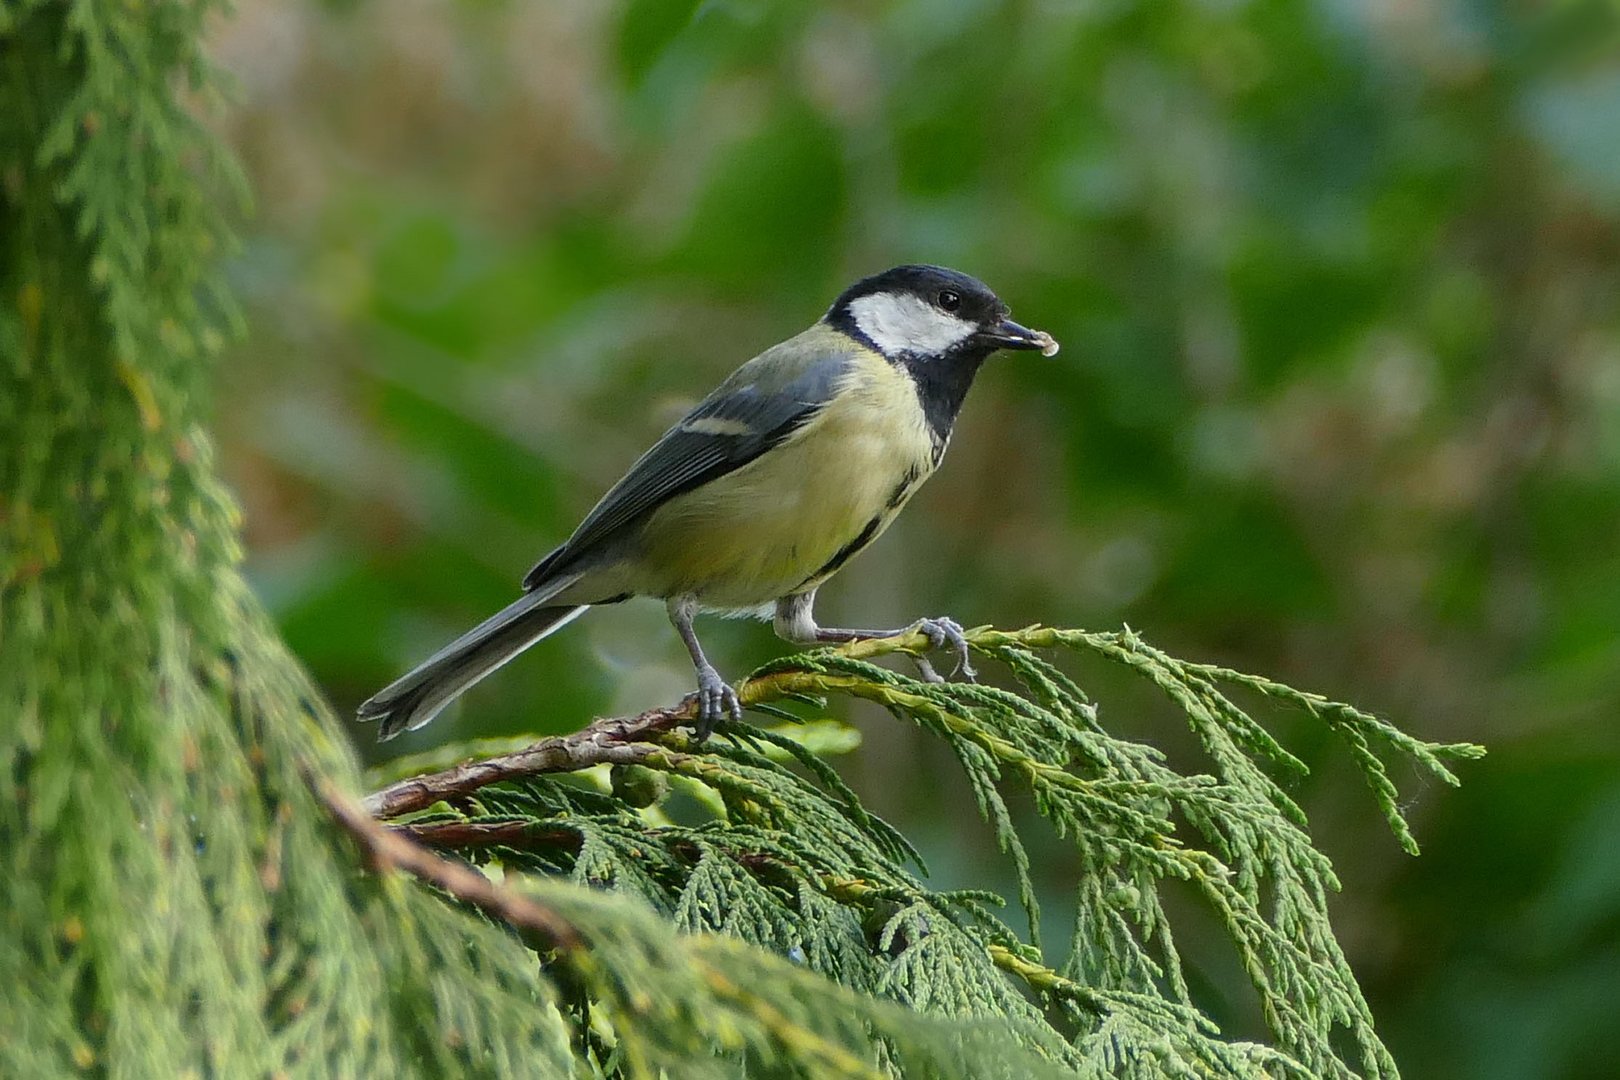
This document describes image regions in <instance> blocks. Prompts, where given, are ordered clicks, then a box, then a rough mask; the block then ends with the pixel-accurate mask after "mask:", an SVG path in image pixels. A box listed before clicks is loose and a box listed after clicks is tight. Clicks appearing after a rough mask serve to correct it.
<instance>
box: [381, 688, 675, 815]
mask: <svg viewBox="0 0 1620 1080" xmlns="http://www.w3.org/2000/svg"><path fill="white" fill-rule="evenodd" d="M691 716H692V703H691V701H690V699H688V700H686V701H682V702H681V703H680V704H678V705H670V706H665V707H664V708H661V709H649V710H648V711H647V712H644V713H641V714H640V715H638V716H610V717H607V718H605V719H602V720H597V721H595V722H594V723H592V724H590V725H589V726H587V727H584V728H581V729H580V730H579V731H575V732H573V733H571V734H568V735H556V736H553V737H551V738H549V739H541V740H540V741H539V742H537V743H535V744H533V745H532V746H526V747H524V748H523V749H522V750H517V751H514V752H512V753H510V754H500V755H497V756H496V757H492V758H484V759H483V760H481V761H467V762H463V763H462V764H460V765H457V766H455V767H454V768H450V769H445V770H444V771H443V772H436V773H427V774H426V775H423V776H413V777H410V778H409V779H405V780H401V781H399V782H398V783H395V784H390V785H388V786H387V787H385V788H383V789H381V790H380V791H375V792H372V793H371V794H370V795H368V796H366V799H365V804H364V805H365V808H366V812H367V813H369V814H371V816H373V817H377V818H395V817H399V816H400V815H401V814H409V813H411V812H413V811H416V810H421V809H423V808H425V807H428V806H432V805H433V804H434V803H436V802H439V801H440V800H448V799H454V798H459V797H463V796H466V795H470V794H472V793H473V792H474V791H477V790H478V789H479V788H481V787H485V786H487V785H489V784H495V783H499V782H500V781H502V780H516V779H519V778H521V777H525V776H539V775H541V774H542V773H553V772H574V771H576V770H578V769H588V768H590V767H591V766H592V765H604V764H606V765H639V764H641V763H642V762H644V761H646V760H647V759H648V758H649V757H651V756H652V755H654V754H656V753H659V752H661V749H660V748H659V747H657V746H653V745H651V744H649V743H647V742H645V741H643V740H645V739H646V738H647V737H649V736H652V735H656V734H658V733H659V732H664V731H669V730H670V729H672V728H674V727H675V726H676V725H677V724H680V723H682V722H685V721H687V720H690V719H691Z"/></svg>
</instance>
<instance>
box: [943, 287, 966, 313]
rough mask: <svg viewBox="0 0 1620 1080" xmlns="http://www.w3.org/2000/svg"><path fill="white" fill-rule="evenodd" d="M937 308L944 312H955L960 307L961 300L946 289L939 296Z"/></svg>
mask: <svg viewBox="0 0 1620 1080" xmlns="http://www.w3.org/2000/svg"><path fill="white" fill-rule="evenodd" d="M939 306H940V307H941V308H943V309H944V310H946V311H955V310H956V309H957V308H959V307H961V306H962V298H961V297H960V296H958V295H956V294H955V293H953V292H951V290H949V289H946V290H945V291H944V292H942V293H940V294H939Z"/></svg>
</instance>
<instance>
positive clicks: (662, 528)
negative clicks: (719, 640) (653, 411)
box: [637, 353, 935, 610]
mask: <svg viewBox="0 0 1620 1080" xmlns="http://www.w3.org/2000/svg"><path fill="white" fill-rule="evenodd" d="M934 463H935V455H934V444H933V439H932V437H931V435H930V433H929V430H928V424H927V421H926V419H925V418H924V416H923V412H922V407H921V405H920V404H919V402H918V400H917V394H916V390H915V389H914V387H913V384H912V381H911V379H910V378H909V377H908V376H907V375H906V373H905V372H904V371H902V370H900V369H899V368H897V367H895V366H894V365H892V364H890V363H888V362H887V361H885V360H884V359H883V358H882V357H880V356H878V355H877V354H875V353H872V354H863V355H861V356H860V357H859V358H858V359H857V360H856V361H855V362H854V363H852V364H851V367H850V370H849V372H848V373H847V374H846V375H845V376H844V383H843V385H842V386H840V388H839V391H838V392H837V393H836V394H835V395H834V396H833V399H832V400H831V401H830V402H829V403H828V405H827V406H826V407H825V408H824V409H823V410H822V411H821V412H820V413H819V414H817V416H816V417H815V418H814V419H812V420H811V421H810V422H809V423H808V424H806V425H805V426H804V427H803V428H802V429H800V430H799V431H797V432H795V433H794V434H793V435H791V436H790V437H789V438H788V439H787V440H786V441H785V442H783V443H782V444H781V445H780V446H777V447H776V448H775V449H773V450H771V451H769V452H767V453H766V454H764V455H762V456H761V457H759V458H757V459H755V460H754V461H751V462H749V463H748V464H747V465H745V466H743V467H742V468H740V469H738V470H736V471H735V472H732V473H728V474H727V475H725V476H723V477H721V478H719V479H718V480H715V481H713V482H712V483H709V484H706V485H704V486H703V487H701V488H699V489H697V490H696V491H692V492H689V493H687V494H685V495H682V496H679V497H677V498H675V499H672V500H671V501H670V502H669V503H668V504H666V505H665V506H663V507H661V508H660V509H659V510H658V511H657V512H656V513H655V514H653V516H652V518H651V520H650V521H649V522H648V525H647V529H646V531H645V533H644V534H643V536H644V545H645V546H644V548H643V560H644V561H643V562H642V566H641V568H640V569H641V571H642V573H644V574H645V575H646V579H647V580H645V581H644V582H640V583H638V584H640V585H641V586H642V588H640V589H638V590H637V591H642V592H646V593H651V594H652V595H662V596H676V595H691V596H695V597H697V599H698V600H699V602H700V603H702V604H703V605H704V606H705V607H709V608H714V609H719V610H743V609H752V608H756V607H759V606H760V605H763V604H768V603H770V602H771V601H774V600H776V599H777V598H779V597H782V596H788V595H792V594H793V593H797V592H803V591H806V590H808V589H811V588H814V587H815V586H816V585H817V584H819V583H820V582H821V581H822V580H825V579H826V578H827V577H829V576H831V575H832V573H834V572H835V571H836V570H837V569H838V567H839V566H841V565H842V563H843V561H844V560H845V559H847V558H848V557H849V556H851V555H853V554H854V553H855V551H857V550H859V548H861V547H863V546H865V544H867V543H870V542H871V541H872V540H873V539H875V538H876V537H877V536H878V535H879V534H881V533H882V532H883V530H884V529H886V528H887V527H888V525H889V523H890V522H891V521H892V520H893V519H894V516H895V514H896V513H898V512H899V510H900V508H901V506H903V505H904V504H905V502H906V500H907V499H908V498H910V496H911V494H912V492H913V491H915V490H916V488H917V486H918V485H920V484H921V483H922V481H923V480H924V479H926V478H927V477H928V475H929V473H931V472H932V471H933V469H934ZM638 576H640V575H638Z"/></svg>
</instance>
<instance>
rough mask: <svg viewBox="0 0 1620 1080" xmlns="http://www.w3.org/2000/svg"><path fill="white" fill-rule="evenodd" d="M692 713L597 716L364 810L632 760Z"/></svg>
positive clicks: (789, 685) (758, 692)
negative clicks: (570, 730) (576, 727)
mask: <svg viewBox="0 0 1620 1080" xmlns="http://www.w3.org/2000/svg"><path fill="white" fill-rule="evenodd" d="M928 648H929V642H928V639H927V638H926V637H924V636H923V635H922V634H913V633H907V634H900V635H897V636H895V637H890V638H868V639H863V640H861V641H853V642H850V643H848V644H846V645H842V646H839V647H838V649H837V650H836V651H838V652H840V653H842V654H843V655H845V656H849V657H853V658H855V659H860V660H870V659H874V658H876V657H879V656H885V655H887V654H889V653H895V652H909V653H913V654H920V653H922V652H925V651H926V650H927V649H928ZM803 678H804V673H801V672H795V671H792V670H779V671H777V672H775V673H773V674H770V675H765V676H762V677H760V678H757V679H745V680H744V681H743V682H742V683H741V684H740V685H739V686H738V687H737V696H738V697H739V698H741V699H742V703H743V704H744V705H752V704H755V703H757V702H762V701H776V700H779V699H780V698H782V697H783V696H784V695H786V694H789V693H793V692H795V691H798V690H801V689H802V687H801V686H800V685H799V683H800V682H802V681H803ZM695 713H696V702H695V695H693V696H691V697H687V698H685V699H683V700H682V701H680V702H679V703H678V704H675V705H666V706H664V707H662V708H658V709H649V710H647V711H646V712H644V713H640V714H638V715H636V716H610V717H606V718H604V719H601V720H597V721H595V722H593V723H591V724H589V725H588V726H586V727H584V728H581V729H580V730H579V731H576V732H573V733H572V734H569V735H556V736H552V737H551V738H547V739H541V740H540V741H539V742H537V743H534V744H533V745H531V746H526V747H524V748H523V749H522V750H517V751H514V752H512V753H510V754H499V755H497V756H495V757H491V758H485V759H483V760H481V761H468V762H463V763H462V764H460V765H457V766H455V767H453V768H449V769H445V770H444V771H442V772H436V773H427V774H426V775H423V776H413V777H410V778H408V779H405V780H400V781H398V782H397V783H393V784H390V785H388V786H387V787H385V788H382V789H381V790H379V791H374V792H372V793H371V794H370V795H368V796H366V799H365V808H366V810H367V812H368V813H370V814H371V815H372V816H373V817H376V818H382V819H388V818H396V817H399V816H400V815H401V814H409V813H412V812H414V811H417V810H421V809H424V808H426V807H429V806H432V805H433V804H434V803H436V802H439V801H440V800H452V799H456V798H460V797H464V796H467V795H470V794H472V793H473V792H474V791H477V790H478V789H479V788H481V787H485V786H486V785H489V784H494V783H499V782H500V781H502V780H516V779H519V778H521V777H525V776H539V775H541V774H543V773H554V772H574V771H576V770H578V769H588V768H590V767H591V766H592V765H604V764H605V765H636V764H641V763H643V762H645V761H646V760H647V759H648V758H649V757H650V756H651V755H653V754H656V753H660V752H663V751H662V748H660V747H657V746H654V745H651V744H649V743H648V742H647V740H648V739H649V737H651V736H654V735H657V734H659V733H661V732H666V731H669V730H671V729H673V728H675V727H676V726H678V725H680V724H683V723H688V722H690V721H691V720H692V718H693V716H694V715H695Z"/></svg>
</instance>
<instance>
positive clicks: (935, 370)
mask: <svg viewBox="0 0 1620 1080" xmlns="http://www.w3.org/2000/svg"><path fill="white" fill-rule="evenodd" d="M1008 316H1009V311H1008V308H1007V305H1006V304H1004V303H1002V302H1001V300H1000V299H999V298H998V297H997V296H996V294H995V293H993V292H991V291H990V289H989V288H988V287H986V286H985V285H984V283H983V282H981V281H979V280H977V279H976V278H972V277H969V276H968V275H966V274H962V273H958V272H957V271H955V270H947V269H945V268H944V267H939V266H897V267H895V268H894V269H892V270H885V271H884V272H883V273H881V274H876V275H874V276H872V277H869V278H865V279H863V280H861V281H858V282H856V283H855V284H854V285H851V286H850V287H849V288H848V289H846V290H845V291H844V293H843V294H842V295H841V296H839V297H838V299H837V300H836V301H834V303H833V305H832V307H831V308H829V309H828V310H827V313H826V315H824V316H822V318H821V319H820V321H818V322H817V323H816V324H815V325H814V326H811V327H810V328H809V329H808V330H806V331H804V332H803V333H802V334H799V335H797V336H795V337H792V338H789V339H788V340H786V341H784V342H782V343H781V344H779V345H775V346H772V347H771V348H769V349H767V350H765V351H764V352H762V353H760V354H759V355H758V356H756V357H754V358H753V359H752V360H750V361H748V362H747V363H746V364H744V365H743V366H742V367H740V368H738V369H737V370H736V371H734V372H733V373H732V374H731V377H730V378H728V379H726V381H725V382H723V383H721V384H720V386H719V387H718V388H717V389H716V390H715V391H714V393H712V394H710V395H709V396H708V397H707V398H704V399H703V401H702V403H701V404H699V405H698V406H697V407H696V408H695V409H693V410H692V411H691V412H690V413H688V414H687V415H686V417H685V418H684V419H683V420H681V422H680V423H678V424H676V425H675V426H674V427H672V428H670V429H669V430H668V431H667V432H665V433H664V436H663V438H661V439H659V440H658V442H657V443H655V444H654V445H653V447H652V449H650V450H648V451H647V452H646V453H645V454H643V455H642V456H641V458H640V459H639V460H638V461H637V462H636V463H635V464H634V465H632V466H631V467H630V471H629V472H628V473H626V474H625V476H624V479H622V480H620V481H619V482H618V483H617V484H615V485H613V488H612V490H610V491H609V492H608V493H607V494H606V495H605V496H603V497H602V501H601V502H599V503H597V504H596V508H595V509H593V510H592V511H591V512H590V513H589V514H588V515H586V517H585V520H584V521H583V522H582V523H581V524H580V526H579V528H577V529H575V530H574V534H573V535H572V536H570V537H569V538H568V540H567V541H566V542H564V543H563V545H562V546H561V547H559V548H557V549H556V550H555V551H553V552H552V553H551V554H549V555H547V556H546V557H545V558H544V559H541V560H540V562H539V564H538V565H536V566H535V568H534V569H533V570H530V571H529V573H528V576H527V577H525V578H524V579H523V595H522V596H521V597H520V598H519V599H518V600H516V601H515V602H513V603H511V604H509V605H508V606H506V607H505V608H503V609H501V610H500V611H499V612H497V613H495V614H494V615H492V616H491V617H490V618H488V619H486V620H484V621H483V622H481V623H479V624H478V625H477V626H475V627H473V628H472V629H471V630H469V631H467V632H466V633H465V634H463V635H462V636H461V637H459V638H457V639H456V640H454V641H452V642H451V643H450V644H448V645H446V646H445V647H444V648H442V649H440V650H439V651H438V652H436V653H434V654H433V655H432V656H430V657H428V659H427V660H425V661H423V662H422V663H421V664H420V665H418V666H417V667H416V668H414V669H412V670H411V671H410V672H409V673H407V674H406V675H404V676H402V677H400V678H399V679H397V680H395V681H394V682H393V683H391V684H390V685H389V686H387V687H386V688H384V689H383V690H382V691H380V692H379V693H377V694H376V695H375V696H374V697H372V698H371V699H370V700H368V701H367V702H366V703H365V704H363V705H361V706H360V710H359V715H360V718H361V719H362V720H380V721H381V722H382V723H381V727H380V730H379V732H378V737H379V738H380V739H391V738H393V737H394V736H395V735H398V734H399V733H400V732H402V731H411V730H414V729H416V728H419V727H421V726H422V725H424V724H426V723H427V722H428V721H430V720H432V719H433V718H434V716H436V715H438V713H439V711H440V710H442V709H443V708H444V707H445V706H446V705H448V704H449V703H450V702H451V701H453V700H455V698H456V697H457V696H459V695H460V694H461V693H462V692H463V691H465V690H466V689H467V688H468V687H470V686H472V685H473V684H474V683H476V682H477V681H478V680H480V679H482V678H483V677H484V676H486V675H488V674H489V673H490V672H492V671H494V670H495V669H496V668H498V667H500V666H501V665H502V664H504V663H506V662H507V661H508V660H510V659H512V658H513V657H514V656H516V655H517V654H518V653H520V652H522V651H523V650H524V649H527V648H528V647H529V646H530V645H533V644H534V643H535V642H537V641H539V640H540V639H541V638H544V637H547V636H548V635H550V634H552V633H554V632H555V631H557V630H560V629H561V628H562V627H564V626H566V625H567V624H568V623H570V622H572V621H574V620H575V619H577V618H579V617H580V616H581V615H583V614H584V613H585V612H586V611H587V610H588V609H589V608H591V607H593V606H595V605H598V604H615V603H618V602H620V601H622V600H627V599H629V598H630V597H632V596H649V597H657V598H658V599H660V600H663V601H664V602H665V603H666V604H667V605H668V608H669V618H670V621H671V622H673V623H674V624H675V629H676V630H677V631H678V632H679V633H680V635H681V640H682V641H683V642H684V643H685V644H686V648H687V651H688V652H690V653H691V655H692V663H693V665H694V666H695V667H696V669H697V684H698V690H697V733H698V736H699V737H700V738H702V737H706V736H707V735H708V734H709V732H710V731H712V730H713V728H714V726H715V724H716V723H717V722H718V721H719V720H720V719H721V718H722V717H727V716H729V717H731V718H733V719H740V718H741V716H742V707H741V704H740V703H739V701H738V699H737V693H736V691H735V690H734V689H733V688H732V687H731V686H730V685H729V684H728V683H727V682H726V681H725V680H724V679H722V678H721V677H720V674H719V672H717V671H715V669H714V666H713V665H712V664H710V663H709V661H708V659H707V658H706V657H705V656H704V655H703V648H702V646H700V645H699V644H698V639H697V634H696V633H695V632H694V631H693V629H692V618H693V616H694V615H696V614H698V613H699V612H719V613H725V614H731V615H737V614H746V615H755V616H758V617H761V618H773V619H774V625H775V629H776V632H777V634H778V635H780V636H781V637H783V638H785V639H786V640H788V641H790V642H794V643H796V644H812V643H819V642H838V641H853V640H856V639H861V638H872V637H887V636H890V635H893V634H898V633H903V632H905V630H906V629H913V630H917V631H920V632H922V633H923V634H925V635H926V636H927V637H928V639H929V641H930V642H931V644H932V645H933V646H934V647H935V648H936V649H938V648H944V647H946V646H949V647H951V648H952V649H953V650H954V651H955V652H956V654H957V655H958V657H959V661H958V666H959V668H962V669H965V672H967V673H970V672H971V668H967V667H966V661H967V642H966V641H965V640H964V638H963V636H962V629H961V627H960V626H958V625H957V624H956V623H955V622H953V621H951V620H950V619H943V618H940V619H923V620H920V621H919V622H917V623H914V624H912V626H911V627H909V628H902V629H901V630H841V629H832V628H829V627H823V626H818V625H817V624H816V620H815V618H814V616H813V615H812V613H811V606H812V605H813V604H814V602H815V598H816V589H817V588H818V587H819V586H820V585H821V583H822V582H824V581H826V580H827V579H828V578H830V577H831V576H832V575H833V574H835V573H836V572H837V571H838V570H839V568H840V567H842V566H843V565H844V564H845V563H847V562H848V561H849V560H850V559H851V558H853V557H854V556H855V554H856V553H857V552H859V551H861V550H862V549H863V548H865V547H866V546H867V545H868V544H870V543H871V542H872V541H873V540H876V539H877V538H878V537H879V536H880V535H882V533H883V530H884V529H886V528H888V526H889V523H890V522H891V521H893V520H894V517H895V515H896V514H898V513H899V512H900V508H901V507H902V506H904V505H905V504H906V500H908V499H910V498H911V496H912V494H913V493H915V492H916V490H917V488H918V487H919V486H920V485H921V484H922V482H923V481H924V480H926V479H927V478H928V477H929V475H930V474H932V473H933V471H934V470H935V469H936V468H937V467H938V466H939V462H940V458H941V457H942V456H943V455H944V453H945V447H946V445H947V444H948V443H949V442H950V437H951V427H952V424H953V423H954V422H955V420H956V414H957V411H958V410H959V409H961V407H962V400H963V398H964V397H965V396H966V395H967V392H968V387H969V386H971V385H972V383H973V378H974V376H975V375H977V374H978V371H979V366H980V365H981V364H983V363H984V361H985V359H986V358H988V357H989V356H990V354H991V353H993V352H995V351H996V350H998V349H1030V350H1040V351H1042V352H1044V353H1045V354H1046V355H1048V356H1050V355H1052V354H1053V353H1055V352H1057V348H1058V346H1057V342H1056V341H1054V340H1053V339H1052V337H1051V335H1049V334H1046V333H1043V332H1041V331H1037V330H1030V329H1028V328H1026V327H1023V326H1020V325H1019V324H1017V323H1015V322H1013V321H1012V319H1010V318H1009V317H1008ZM920 666H921V667H922V670H923V673H924V674H925V675H927V676H931V677H933V671H932V668H930V667H929V666H927V661H926V658H923V659H922V660H921V661H920Z"/></svg>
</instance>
